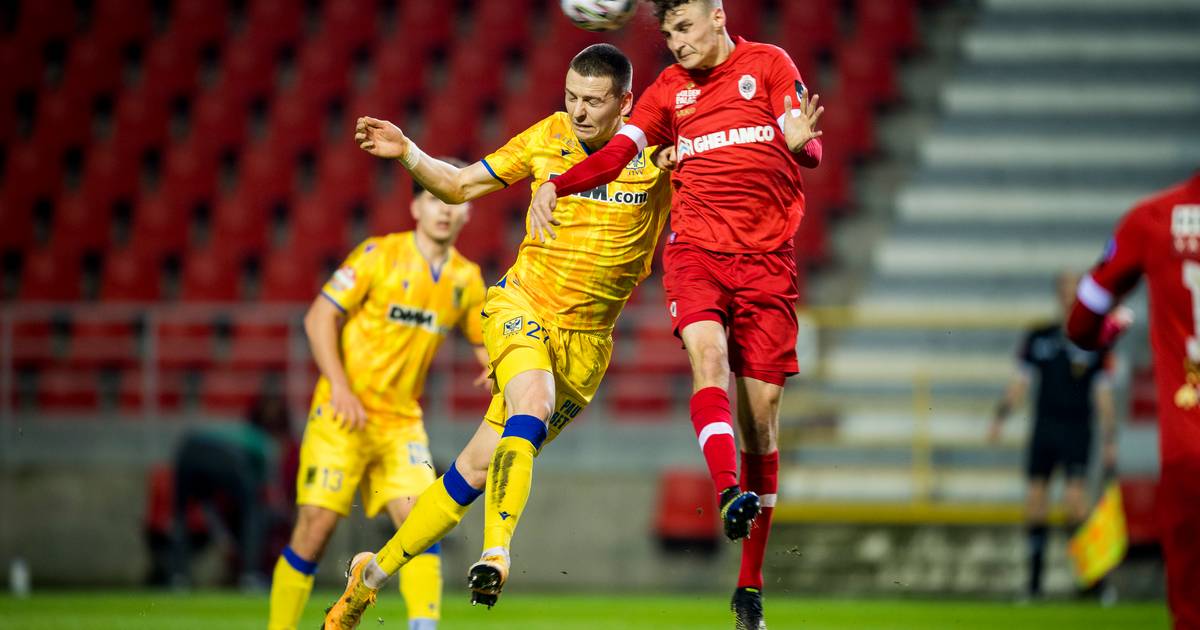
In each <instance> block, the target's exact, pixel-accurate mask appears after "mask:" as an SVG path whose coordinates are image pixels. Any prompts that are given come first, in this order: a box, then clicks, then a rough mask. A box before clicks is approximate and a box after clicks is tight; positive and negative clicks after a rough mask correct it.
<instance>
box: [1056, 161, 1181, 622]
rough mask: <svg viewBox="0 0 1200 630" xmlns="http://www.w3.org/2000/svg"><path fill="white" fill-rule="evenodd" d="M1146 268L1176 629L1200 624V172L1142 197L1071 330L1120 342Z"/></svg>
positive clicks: (1083, 285)
mask: <svg viewBox="0 0 1200 630" xmlns="http://www.w3.org/2000/svg"><path fill="white" fill-rule="evenodd" d="M1143 275H1145V276H1146V279H1147V283H1148V284H1149V288H1150V343H1151V346H1152V347H1153V351H1154V352H1153V355H1154V380H1155V381H1156V383H1157V385H1158V425H1159V451H1160V456H1159V460H1160V466H1161V471H1160V476H1159V487H1158V496H1157V502H1158V506H1157V509H1158V530H1159V537H1160V538H1159V540H1160V543H1161V544H1162V548H1163V556H1164V558H1165V559H1166V564H1167V600H1168V602H1169V604H1170V607H1171V615H1172V617H1173V618H1174V628H1175V630H1200V536H1198V533H1200V171H1198V172H1196V173H1195V174H1193V175H1192V177H1191V178H1190V179H1188V180H1186V181H1184V182H1181V183H1179V184H1177V185H1175V186H1172V187H1170V188H1167V189H1166V190H1163V191H1161V192H1159V193H1157V194H1155V195H1153V196H1151V197H1148V198H1146V199H1143V200H1142V201H1140V202H1138V203H1137V205H1135V206H1134V207H1133V209H1131V210H1130V211H1129V212H1128V213H1127V214H1126V215H1125V216H1124V217H1122V218H1121V220H1120V221H1119V222H1118V223H1117V228H1116V231H1115V232H1114V234H1113V237H1112V240H1110V241H1109V242H1108V246H1107V247H1105V249H1104V255H1103V257H1102V258H1101V260H1100V262H1099V264H1097V265H1096V266H1095V267H1094V268H1093V269H1092V271H1091V273H1089V274H1088V275H1086V276H1084V277H1083V280H1082V281H1081V282H1080V283H1079V288H1078V290H1077V292H1076V300H1075V304H1074V306H1073V307H1072V308H1071V315H1070V317H1069V318H1068V320H1067V334H1069V335H1070V337H1071V340H1072V341H1074V342H1075V343H1077V344H1079V345H1080V346H1081V347H1084V348H1104V347H1107V346H1108V345H1109V344H1111V343H1113V341H1115V340H1116V339H1117V337H1119V336H1120V334H1121V332H1122V331H1124V330H1125V329H1126V328H1127V327H1128V326H1129V324H1130V323H1131V321H1132V313H1131V312H1130V311H1129V309H1128V308H1127V307H1123V306H1120V303H1121V300H1123V299H1124V298H1125V297H1126V296H1128V295H1129V293H1130V292H1131V291H1133V289H1134V287H1136V286H1137V284H1138V282H1139V281H1140V280H1141V278H1142V276H1143Z"/></svg>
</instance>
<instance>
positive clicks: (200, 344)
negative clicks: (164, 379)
mask: <svg viewBox="0 0 1200 630" xmlns="http://www.w3.org/2000/svg"><path fill="white" fill-rule="evenodd" d="M148 334H149V335H151V336H152V339H151V343H153V344H154V348H155V350H156V356H157V357H158V362H157V363H158V365H159V367H160V368H166V369H181V368H182V369H205V368H208V367H210V366H211V365H213V364H214V363H215V361H216V356H215V355H216V347H217V342H216V337H215V335H214V331H213V328H212V326H211V325H209V324H204V323H195V322H186V321H184V322H179V321H165V322H163V323H161V324H160V325H159V326H158V328H157V330H150V331H148Z"/></svg>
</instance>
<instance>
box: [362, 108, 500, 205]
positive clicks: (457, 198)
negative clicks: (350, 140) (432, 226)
mask: <svg viewBox="0 0 1200 630" xmlns="http://www.w3.org/2000/svg"><path fill="white" fill-rule="evenodd" d="M354 141H355V142H357V143H358V146H359V147H360V148H361V149H362V150H364V151H366V152H367V153H370V154H371V155H374V156H376V157H381V158H384V159H389V160H399V161H400V163H401V164H403V165H404V168H406V169H408V172H410V173H412V176H413V179H415V180H417V183H418V184H420V185H421V187H422V188H424V189H425V190H428V191H429V192H431V193H433V196H435V197H437V198H438V199H440V200H441V201H443V202H444V203H447V204H450V205H458V204H461V203H466V202H468V201H471V200H473V199H478V198H479V197H482V196H484V195H486V194H488V193H490V192H493V191H496V190H499V189H501V188H503V187H504V182H501V181H500V180H498V179H496V178H495V177H493V176H492V175H491V173H489V172H488V170H487V168H486V167H485V166H484V165H483V163H482V162H476V163H474V164H472V165H470V166H467V167H464V168H459V167H457V166H455V165H453V164H450V163H449V162H446V161H443V160H439V159H437V158H433V157H430V156H428V155H425V152H424V151H421V148H420V147H418V146H417V143H416V142H413V141H412V139H410V138H408V137H407V136H405V135H404V132H403V131H401V130H400V128H399V127H397V126H396V125H394V124H392V123H390V122H388V121H386V120H380V119H378V118H371V117H368V116H364V117H362V118H359V119H358V123H357V124H356V125H355V129H354Z"/></svg>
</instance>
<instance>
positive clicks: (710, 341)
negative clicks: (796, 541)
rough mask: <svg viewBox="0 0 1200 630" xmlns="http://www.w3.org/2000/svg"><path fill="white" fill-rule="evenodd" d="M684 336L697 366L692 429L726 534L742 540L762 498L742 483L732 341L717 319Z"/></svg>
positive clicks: (687, 329) (686, 329)
mask: <svg viewBox="0 0 1200 630" xmlns="http://www.w3.org/2000/svg"><path fill="white" fill-rule="evenodd" d="M679 336H680V338H681V339H682V340H683V344H684V346H685V347H686V348H687V353H688V360H689V361H690V362H691V364H692V401H691V415H692V428H693V429H695V431H696V438H697V439H698V440H699V442H700V451H701V452H702V453H703V454H704V461H705V462H706V463H707V464H708V472H709V474H710V475H712V479H713V485H714V486H715V487H716V490H717V492H718V493H719V494H720V507H721V521H722V522H723V524H724V528H725V536H726V537H728V538H729V539H730V540H740V539H742V538H745V537H746V536H748V535H749V534H750V527H751V526H752V525H753V524H754V518H755V517H756V516H758V512H759V498H758V495H757V494H755V493H754V492H749V491H745V490H742V489H741V488H740V487H739V486H738V482H737V446H736V445H735V444H734V437H733V435H734V430H733V419H732V415H733V414H732V413H731V411H730V408H729V391H728V388H729V374H730V372H729V340H728V338H727V337H726V336H725V326H724V325H723V324H722V323H721V322H718V321H715V320H712V319H702V320H700V321H693V322H691V323H688V324H686V325H684V326H683V327H682V328H680V330H679Z"/></svg>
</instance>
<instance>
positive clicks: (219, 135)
mask: <svg viewBox="0 0 1200 630" xmlns="http://www.w3.org/2000/svg"><path fill="white" fill-rule="evenodd" d="M246 119H247V109H246V106H245V104H243V103H238V102H236V101H235V100H234V99H230V98H228V97H226V96H225V95H224V94H222V93H220V92H218V91H215V90H209V91H207V92H205V93H204V94H202V95H201V96H200V97H199V98H197V99H196V100H195V101H193V103H192V122H191V129H190V130H189V133H188V143H189V144H193V145H201V146H204V145H207V146H209V147H212V148H213V149H215V150H216V151H215V153H216V154H219V153H220V151H222V150H225V149H228V148H233V147H238V146H241V144H242V143H243V142H245V141H246Z"/></svg>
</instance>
